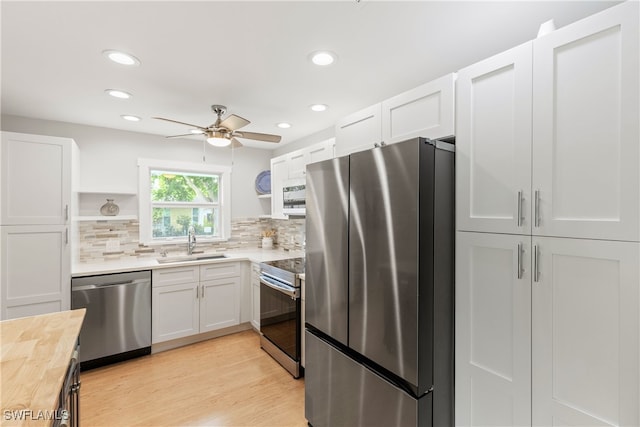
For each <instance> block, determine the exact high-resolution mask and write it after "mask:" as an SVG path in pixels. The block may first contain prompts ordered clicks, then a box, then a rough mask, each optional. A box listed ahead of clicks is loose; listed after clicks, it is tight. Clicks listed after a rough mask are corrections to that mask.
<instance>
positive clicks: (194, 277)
mask: <svg viewBox="0 0 640 427" xmlns="http://www.w3.org/2000/svg"><path fill="white" fill-rule="evenodd" d="M151 277H152V281H151V283H152V287H154V288H155V287H158V286H169V285H175V284H178V283H189V282H197V281H199V280H200V277H199V270H198V266H187V267H175V268H162V269H158V270H153V274H152V276H151Z"/></svg>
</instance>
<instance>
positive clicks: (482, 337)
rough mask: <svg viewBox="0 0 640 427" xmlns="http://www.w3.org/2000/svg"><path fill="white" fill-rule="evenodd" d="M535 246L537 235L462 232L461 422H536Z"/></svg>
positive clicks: (458, 381) (458, 272)
mask: <svg viewBox="0 0 640 427" xmlns="http://www.w3.org/2000/svg"><path fill="white" fill-rule="evenodd" d="M519 250H520V251H521V252H520V254H518V251H519ZM530 252H531V237H530V236H518V235H507V234H487V233H468V232H458V233H457V239H456V331H455V335H456V346H455V348H456V352H455V354H456V356H455V358H456V366H455V372H456V380H455V381H456V383H455V390H456V399H455V411H456V414H455V420H456V425H459V426H523V425H530V424H531V273H530V271H531V269H530V263H529V262H528V260H525V256H526V257H528V256H529V255H528V254H530ZM523 255H525V256H523ZM525 261H526V262H525Z"/></svg>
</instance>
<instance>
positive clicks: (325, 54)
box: [309, 50, 337, 65]
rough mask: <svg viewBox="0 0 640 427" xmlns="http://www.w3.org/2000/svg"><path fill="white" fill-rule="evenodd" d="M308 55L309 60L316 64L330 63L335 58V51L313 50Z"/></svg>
mask: <svg viewBox="0 0 640 427" xmlns="http://www.w3.org/2000/svg"><path fill="white" fill-rule="evenodd" d="M309 56H310V57H311V62H313V63H314V64H316V65H330V64H333V62H334V61H335V60H336V58H337V56H336V54H335V53H333V52H329V51H328V50H321V51H317V52H313V53H312V54H311V55H309Z"/></svg>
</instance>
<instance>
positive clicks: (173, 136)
mask: <svg viewBox="0 0 640 427" xmlns="http://www.w3.org/2000/svg"><path fill="white" fill-rule="evenodd" d="M196 135H202V134H201V133H183V134H182V135H169V136H165V138H180V137H183V136H196Z"/></svg>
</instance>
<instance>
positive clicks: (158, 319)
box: [151, 282, 199, 344]
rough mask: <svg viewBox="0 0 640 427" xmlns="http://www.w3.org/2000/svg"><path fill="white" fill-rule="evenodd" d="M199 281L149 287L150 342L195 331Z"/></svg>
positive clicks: (196, 330) (194, 332)
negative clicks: (150, 313) (150, 299)
mask: <svg viewBox="0 0 640 427" xmlns="http://www.w3.org/2000/svg"><path fill="white" fill-rule="evenodd" d="M198 291H199V289H198V282H191V283H181V284H178V285H170V286H162V287H155V286H154V287H153V288H152V293H151V294H152V297H153V298H152V303H151V307H152V316H151V317H152V322H151V342H152V343H153V344H155V343H159V342H162V341H168V340H172V339H175V338H181V337H187V336H189V335H194V334H197V333H198V329H199V324H198V319H199V316H198V301H199V300H198Z"/></svg>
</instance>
